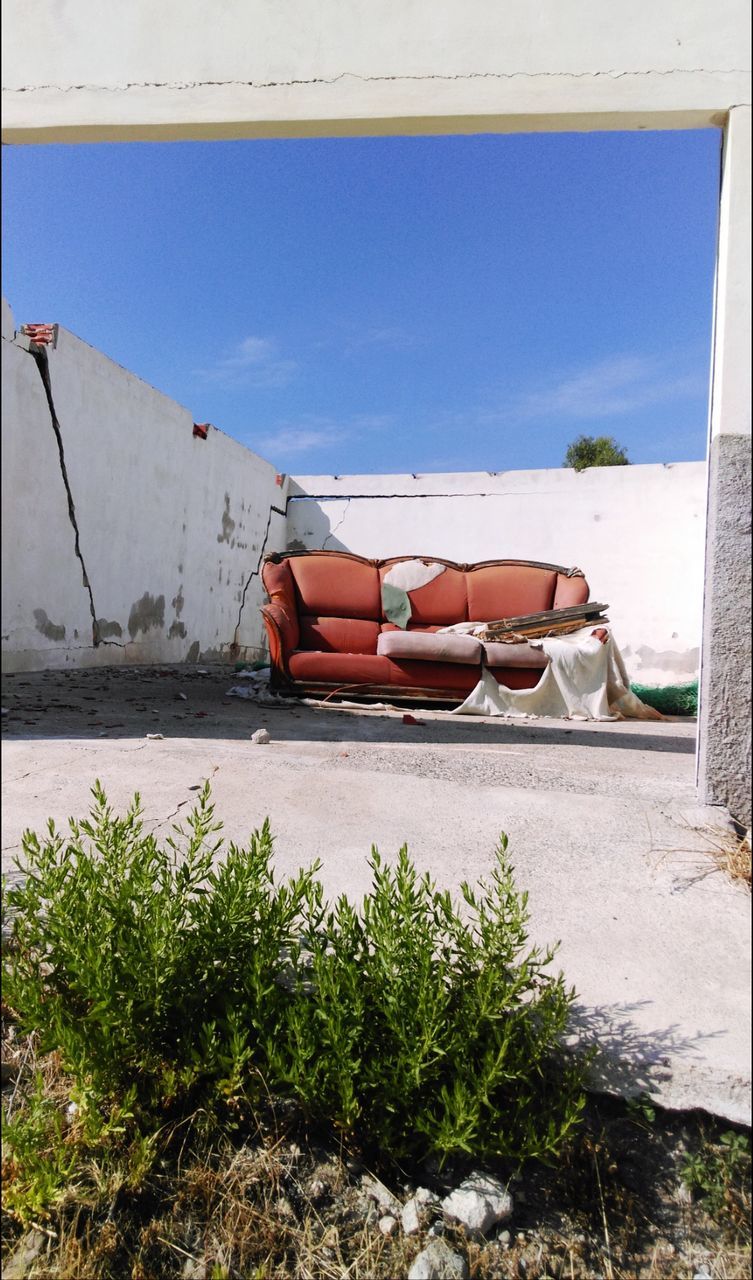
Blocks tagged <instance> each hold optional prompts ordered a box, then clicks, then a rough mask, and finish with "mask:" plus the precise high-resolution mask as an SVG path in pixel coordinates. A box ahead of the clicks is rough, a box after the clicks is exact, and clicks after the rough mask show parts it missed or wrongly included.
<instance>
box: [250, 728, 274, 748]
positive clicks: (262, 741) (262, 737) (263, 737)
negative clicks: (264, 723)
mask: <svg viewBox="0 0 753 1280" xmlns="http://www.w3.org/2000/svg"><path fill="white" fill-rule="evenodd" d="M251 741H252V742H256V743H257V744H258V745H259V746H266V744H267V743H268V742H269V741H271V739H270V737H269V734H268V732H267V730H266V729H257V730H256V733H252V734H251Z"/></svg>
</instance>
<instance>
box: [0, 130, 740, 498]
mask: <svg viewBox="0 0 753 1280" xmlns="http://www.w3.org/2000/svg"><path fill="white" fill-rule="evenodd" d="M719 148H720V135H719V133H718V132H717V131H716V130H712V129H709V130H699V131H697V132H682V133H680V132H672V133H646V132H642V133H613V134H608V133H593V134H548V135H516V136H495V135H481V136H476V137H470V138H461V137H453V138H375V139H331V140H316V141H308V140H307V141H249V142H232V143H171V144H144V143H141V144H120V145H117V146H116V145H98V146H75V147H63V146H54V147H33V146H29V147H25V148H20V147H6V148H4V153H3V159H4V244H5V251H4V254H3V293H4V294H5V296H6V297H7V298H8V300H9V301H10V303H11V306H12V307H13V309H14V313H15V316H16V322H17V324H21V323H25V322H37V321H50V322H52V321H57V322H58V323H60V324H62V325H64V326H65V327H66V328H68V329H71V330H72V331H73V332H74V333H76V334H78V335H79V337H81V338H83V339H85V340H86V341H87V342H89V343H91V344H92V345H93V346H96V347H98V348H100V349H101V350H102V351H104V352H106V353H107V355H109V356H111V357H112V358H113V359H114V360H116V361H118V362H119V363H120V364H122V365H124V366H125V367H126V368H128V369H130V370H132V371H133V372H134V373H136V374H138V375H139V376H140V377H142V378H144V379H145V380H146V381H147V382H150V383H152V384H153V385H154V386H155V387H158V388H159V389H160V390H161V391H164V392H166V393H167V394H168V395H170V396H172V397H174V398H175V399H176V400H178V401H180V403H181V404H184V405H186V406H187V407H188V408H189V409H190V411H191V412H192V413H193V415H194V419H195V421H197V422H203V421H209V422H212V423H214V424H215V426H217V427H220V428H221V429H222V430H223V431H226V432H227V433H228V434H230V435H232V436H235V437H236V438H237V439H238V440H241V441H242V442H243V443H244V444H247V445H248V446H249V447H250V448H252V449H255V450H256V451H257V452H259V453H261V454H262V455H263V456H265V457H267V458H269V460H270V461H272V462H274V463H275V464H276V465H277V467H278V468H279V469H280V470H282V471H287V472H292V473H294V474H296V473H297V474H311V473H337V474H343V473H348V472H389V471H413V472H426V471H473V470H491V471H501V470H505V469H507V468H516V469H517V468H528V467H553V466H559V465H560V464H561V463H562V461H563V457H564V452H565V448H566V446H567V444H568V443H569V442H570V441H571V440H572V439H573V438H574V437H575V436H577V435H578V434H580V433H586V434H589V435H601V434H607V435H613V436H615V437H616V439H617V440H618V441H619V442H620V443H621V444H622V445H624V446H626V447H627V450H628V453H629V456H630V459H631V461H633V462H673V461H683V460H691V459H697V458H702V457H704V456H705V445H706V416H707V393H708V369H709V349H710V335H711V308H712V289H713V275H714V257H715V242H716V221H717V200H718V189H719Z"/></svg>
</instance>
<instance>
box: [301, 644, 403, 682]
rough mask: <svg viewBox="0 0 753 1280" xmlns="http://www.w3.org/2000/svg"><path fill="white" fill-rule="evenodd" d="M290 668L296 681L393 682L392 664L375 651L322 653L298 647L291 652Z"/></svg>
mask: <svg viewBox="0 0 753 1280" xmlns="http://www.w3.org/2000/svg"><path fill="white" fill-rule="evenodd" d="M288 670H289V672H290V674H291V676H292V677H293V679H294V680H305V681H309V680H313V681H317V682H320V683H326V684H337V685H344V686H347V685H349V684H378V685H384V684H389V683H390V663H389V661H388V659H387V658H380V657H377V655H376V654H375V653H320V652H317V651H316V650H314V649H307V650H302V649H299V650H297V652H296V653H291V655H290V658H289V659H288Z"/></svg>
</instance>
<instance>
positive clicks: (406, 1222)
mask: <svg viewBox="0 0 753 1280" xmlns="http://www.w3.org/2000/svg"><path fill="white" fill-rule="evenodd" d="M400 1219H401V1221H402V1224H403V1231H404V1232H405V1234H406V1236H414V1235H415V1234H416V1232H417V1231H420V1230H421V1205H420V1204H419V1202H418V1201H417V1200H416V1197H415V1196H413V1197H412V1198H411V1199H410V1200H408V1201H407V1203H406V1204H404V1205H403V1207H402V1209H401V1211H400Z"/></svg>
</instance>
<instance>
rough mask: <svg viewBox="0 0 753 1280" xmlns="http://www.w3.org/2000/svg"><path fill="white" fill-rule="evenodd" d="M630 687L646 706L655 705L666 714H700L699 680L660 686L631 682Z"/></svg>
mask: <svg viewBox="0 0 753 1280" xmlns="http://www.w3.org/2000/svg"><path fill="white" fill-rule="evenodd" d="M630 688H631V689H632V691H633V693H634V694H635V695H636V697H638V698H640V700H641V702H645V703H646V706H648V707H654V708H655V709H656V710H657V711H661V713H662V715H665V716H695V715H697V714H698V681H697V680H693V681H691V683H690V684H667V685H663V686H661V687H659V688H657V687H655V686H654V687H652V686H651V685H647V684H631V686H630Z"/></svg>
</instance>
